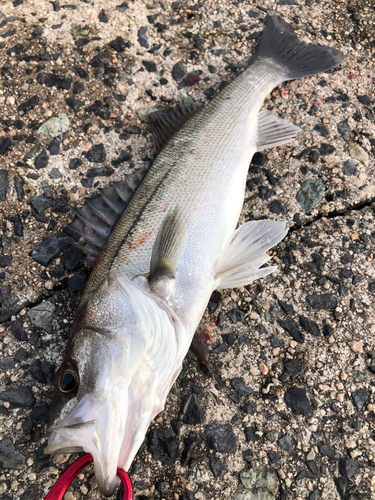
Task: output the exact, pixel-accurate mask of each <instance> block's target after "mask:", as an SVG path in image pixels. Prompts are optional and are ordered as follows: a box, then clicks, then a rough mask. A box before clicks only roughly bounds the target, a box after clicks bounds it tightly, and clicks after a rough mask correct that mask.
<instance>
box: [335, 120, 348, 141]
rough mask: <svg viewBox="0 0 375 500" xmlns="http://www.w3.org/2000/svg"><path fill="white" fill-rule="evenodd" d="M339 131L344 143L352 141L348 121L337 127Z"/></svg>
mask: <svg viewBox="0 0 375 500" xmlns="http://www.w3.org/2000/svg"><path fill="white" fill-rule="evenodd" d="M337 131H338V133H339V134H340V135H341V137H342V138H343V139H344V141H348V140H349V139H350V132H351V128H350V126H349V123H348V120H344V121H342V122H340V123H339V124H338V125H337Z"/></svg>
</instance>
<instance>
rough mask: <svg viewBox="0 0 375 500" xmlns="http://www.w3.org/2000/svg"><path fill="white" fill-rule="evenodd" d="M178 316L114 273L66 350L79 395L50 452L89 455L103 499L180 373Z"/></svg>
mask: <svg viewBox="0 0 375 500" xmlns="http://www.w3.org/2000/svg"><path fill="white" fill-rule="evenodd" d="M182 339H183V328H182V326H181V324H180V322H179V321H178V319H177V318H176V317H175V315H174V314H173V313H172V312H171V311H170V310H169V309H168V308H167V307H166V306H164V305H163V304H162V303H161V302H159V301H158V300H157V299H156V298H155V297H153V296H152V295H151V294H150V293H149V292H148V291H147V290H145V289H141V288H139V287H138V286H136V285H135V284H134V283H132V282H131V281H130V280H129V279H128V278H127V277H125V276H114V275H110V276H109V277H108V279H106V280H105V281H104V282H103V284H102V285H101V286H100V288H99V289H98V290H97V291H96V292H95V293H94V294H93V296H92V298H91V299H90V300H89V302H88V303H87V305H86V306H85V311H84V316H83V319H82V322H81V325H80V330H79V331H77V332H75V334H74V338H73V340H72V342H71V345H70V348H69V349H68V353H69V354H68V356H69V359H68V360H67V359H65V360H64V363H63V366H65V365H66V363H67V362H69V363H72V364H74V366H76V367H77V372H78V376H79V388H78V392H77V394H76V395H75V396H74V397H73V398H71V399H69V400H68V401H65V402H64V403H63V404H61V401H62V400H63V399H64V395H61V394H59V393H57V394H56V396H57V398H58V399H59V400H60V406H62V407H61V409H60V411H59V413H58V415H57V417H56V418H55V419H54V421H53V423H52V426H51V427H50V429H49V432H50V436H49V444H48V446H47V448H46V450H45V451H46V453H61V452H66V451H70V452H72V451H82V450H84V451H86V452H88V453H91V455H92V456H93V458H94V469H95V476H96V480H97V483H98V486H99V488H100V490H101V492H102V493H103V494H104V495H110V494H112V493H113V490H114V488H115V487H116V485H117V479H116V469H117V467H121V468H123V469H125V470H127V469H128V468H129V466H130V464H131V462H132V460H133V458H134V456H135V454H136V453H137V451H138V449H139V447H140V446H141V444H142V442H143V440H144V436H145V433H146V431H147V428H148V426H149V424H150V422H151V420H152V419H153V418H154V417H155V415H157V414H158V413H159V412H160V411H161V410H162V409H163V408H164V404H165V399H166V397H167V394H168V392H169V389H170V387H171V385H172V384H173V382H174V380H175V378H176V376H177V375H178V373H179V371H180V369H181V363H182V360H183V355H184V353H185V350H186V349H185V346H184V348H181V345H180V344H181V343H182Z"/></svg>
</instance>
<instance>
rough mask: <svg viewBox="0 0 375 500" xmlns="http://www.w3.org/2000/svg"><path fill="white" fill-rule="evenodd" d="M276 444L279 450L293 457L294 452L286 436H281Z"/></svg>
mask: <svg viewBox="0 0 375 500" xmlns="http://www.w3.org/2000/svg"><path fill="white" fill-rule="evenodd" d="M277 444H278V445H279V446H280V448H281V449H283V450H284V451H286V452H287V453H289V455H295V453H296V450H295V448H294V446H293V443H292V441H291V439H290V437H289V436H288V434H284V435H283V436H281V438H280V439H278V440H277Z"/></svg>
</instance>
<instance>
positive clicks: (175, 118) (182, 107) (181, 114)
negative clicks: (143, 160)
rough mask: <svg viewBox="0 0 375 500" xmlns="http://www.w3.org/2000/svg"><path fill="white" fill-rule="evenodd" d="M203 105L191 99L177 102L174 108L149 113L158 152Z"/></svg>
mask: <svg viewBox="0 0 375 500" xmlns="http://www.w3.org/2000/svg"><path fill="white" fill-rule="evenodd" d="M201 107H202V105H201V104H199V103H194V102H193V101H191V100H187V101H186V102H182V103H180V104H177V106H176V107H175V108H174V109H166V110H165V111H156V112H155V113H152V114H150V115H149V119H150V123H151V125H152V127H151V133H152V136H153V138H154V146H155V150H156V152H157V153H158V152H159V151H160V150H161V149H162V147H163V146H164V144H165V143H166V142H167V141H168V139H169V138H170V137H172V135H173V134H174V133H175V132H177V130H179V129H180V128H181V127H182V125H183V124H184V123H185V122H186V121H187V120H188V119H189V118H190V117H191V116H193V115H194V114H195V113H196V112H197V111H198V110H199V109H201Z"/></svg>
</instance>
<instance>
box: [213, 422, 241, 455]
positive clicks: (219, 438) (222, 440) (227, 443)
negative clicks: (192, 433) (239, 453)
mask: <svg viewBox="0 0 375 500" xmlns="http://www.w3.org/2000/svg"><path fill="white" fill-rule="evenodd" d="M205 433H206V439H207V446H208V447H209V448H210V449H211V450H216V451H219V452H221V453H234V452H235V451H236V445H237V438H236V435H235V434H234V432H233V429H232V427H231V426H230V424H223V423H220V422H213V423H212V424H210V425H208V426H207V427H206V430H205Z"/></svg>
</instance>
